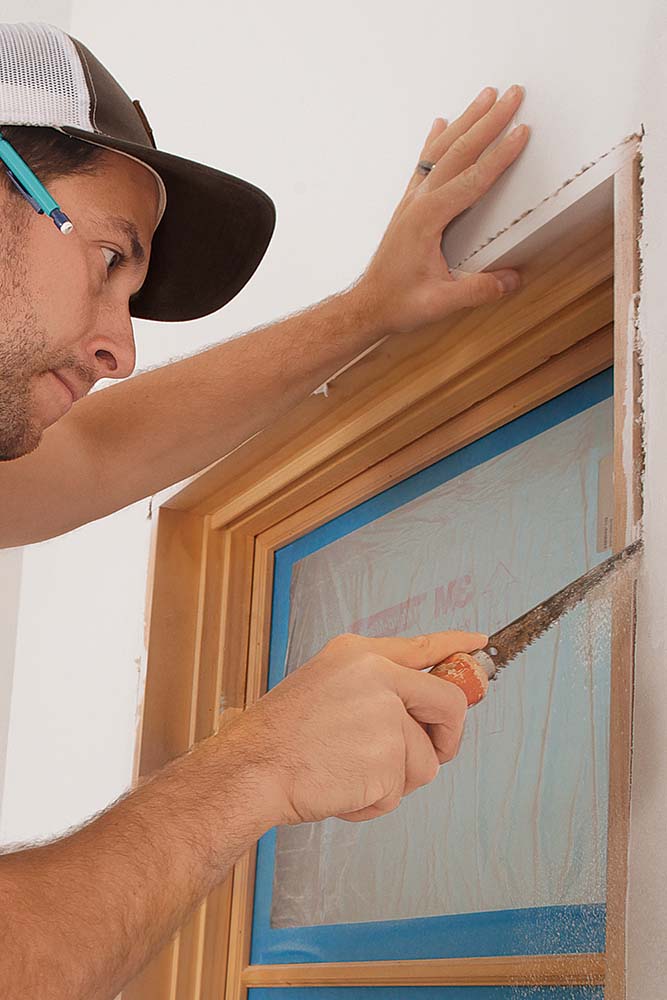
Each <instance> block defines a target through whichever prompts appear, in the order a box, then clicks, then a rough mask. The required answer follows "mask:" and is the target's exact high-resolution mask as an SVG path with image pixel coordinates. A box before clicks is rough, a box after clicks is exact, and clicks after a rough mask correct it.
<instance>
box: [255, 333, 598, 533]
mask: <svg viewBox="0 0 667 1000" xmlns="http://www.w3.org/2000/svg"><path fill="white" fill-rule="evenodd" d="M612 358H613V331H612V327H611V326H607V327H604V328H603V329H602V330H599V331H598V332H597V333H595V334H593V336H591V337H588V338H586V340H584V341H581V342H580V343H578V344H575V345H574V346H573V347H572V348H570V350H569V351H564V352H563V353H561V354H559V355H557V356H556V357H555V358H553V359H552V360H551V361H549V362H547V363H546V364H545V365H542V366H541V367H540V368H538V369H536V370H535V371H532V372H529V373H528V374H527V375H524V376H523V377H522V378H521V379H518V380H517V381H516V382H513V383H511V384H510V385H508V386H505V387H504V388H503V389H501V390H500V391H499V392H497V393H495V394H494V395H493V396H490V397H489V398H488V399H484V400H482V402H480V403H478V404H477V405H476V406H472V407H470V408H469V409H468V410H465V411H464V412H462V413H460V414H458V416H456V417H453V418H452V419H451V420H449V421H447V423H445V424H443V425H442V426H441V427H437V428H435V429H434V430H433V431H431V432H430V433H429V434H425V435H423V436H422V437H420V438H417V439H416V440H414V441H412V442H411V444H409V445H406V446H405V447H403V448H402V449H401V450H400V451H398V452H396V453H395V454H393V455H390V456H388V457H387V458H386V459H384V460H383V461H381V462H378V463H376V464H375V465H372V466H371V467H369V468H367V469H366V470H365V471H364V472H363V473H360V474H359V475H358V476H355V477H354V478H353V479H350V480H347V481H346V482H344V483H343V484H342V485H341V486H339V487H338V488H337V489H335V490H331V491H329V492H327V493H324V494H323V495H322V496H321V497H320V498H319V499H318V500H316V501H314V502H313V503H311V504H309V505H308V506H307V507H305V508H303V509H302V510H299V511H297V512H296V513H294V514H292V515H291V516H290V517H287V518H284V519H283V520H282V521H279V522H278V523H277V524H275V525H273V526H272V527H271V528H269V529H267V530H266V531H265V532H262V534H261V535H260V536H259V537H258V543H259V544H261V545H262V546H266V547H267V548H268V549H270V550H274V551H275V549H277V548H280V547H281V546H283V545H287V544H289V542H291V541H294V539H295V538H299V537H301V536H302V535H303V534H305V533H306V532H308V531H312V530H313V529H314V528H316V527H319V525H321V524H325V523H326V522H327V521H329V520H331V519H332V518H333V517H337V516H338V514H341V513H343V512H344V511H346V510H350V509H351V508H352V507H356V506H357V504H360V503H363V501H364V500H367V499H369V498H370V497H372V496H375V495H376V494H377V493H378V492H380V491H381V490H383V489H388V488H389V487H390V486H393V485H394V484H395V483H398V482H400V481H401V480H402V479H405V478H406V477H407V476H411V475H413V474H414V473H415V472H419V471H420V469H424V468H426V467H427V466H429V465H431V464H432V463H433V462H434V461H437V460H438V459H440V458H444V457H445V456H446V455H450V454H452V452H454V451H458V449H459V448H463V447H465V445H466V444H470V443H471V442H472V441H476V440H478V439H479V438H481V437H483V436H484V435H486V434H489V433H490V432H491V431H493V430H495V429H496V428H497V427H501V426H503V425H504V424H506V423H507V422H508V421H510V420H513V419H514V418H516V417H519V416H521V414H523V413H527V412H529V411H530V410H533V409H535V407H536V406H539V405H540V404H541V403H544V402H546V401H547V400H549V399H553V397H554V396H557V395H558V394H559V393H561V392H565V391H566V390H567V389H571V388H572V387H573V386H574V385H577V384H578V383H579V382H581V381H582V380H584V379H586V378H590V377H592V376H593V375H596V374H598V373H599V372H601V371H603V370H604V369H605V368H608V367H609V365H610V364H611V362H612Z"/></svg>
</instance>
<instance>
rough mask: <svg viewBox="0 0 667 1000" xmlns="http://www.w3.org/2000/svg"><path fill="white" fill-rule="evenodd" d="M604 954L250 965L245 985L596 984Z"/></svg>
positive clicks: (600, 975)
mask: <svg viewBox="0 0 667 1000" xmlns="http://www.w3.org/2000/svg"><path fill="white" fill-rule="evenodd" d="M604 965H605V959H604V955H599V954H592V955H529V956H508V957H500V958H438V959H424V960H420V961H394V962H318V963H312V964H303V965H301V964H298V965H250V966H248V967H247V968H246V969H245V970H244V972H243V983H244V985H245V986H246V987H252V986H255V987H258V986H263V987H267V986H273V987H279V986H283V987H289V986H301V987H304V986H309V987H310V986H312V987H317V986H535V985H536V984H538V983H539V984H541V985H545V986H549V985H562V986H597V985H600V984H601V983H603V982H604Z"/></svg>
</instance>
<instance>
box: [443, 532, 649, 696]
mask: <svg viewBox="0 0 667 1000" xmlns="http://www.w3.org/2000/svg"><path fill="white" fill-rule="evenodd" d="M641 548H642V543H641V540H640V541H637V542H633V543H632V545H628V546H627V548H625V549H623V550H622V551H621V552H617V553H616V554H615V555H613V556H611V557H610V558H609V559H606V560H605V561H604V562H601V563H599V564H598V565H597V566H594V567H593V569H591V570H589V571H588V573H584V575H583V576H580V577H579V578H578V579H577V580H573V581H572V583H568V585H567V586H566V587H563V589H562V590H559V591H558V593H556V594H553V595H552V596H551V597H548V598H547V599H546V601H542V603H541V604H536V605H535V607H534V608H531V610H530V611H527V612H526V613H525V614H524V615H521V617H520V618H516V619H515V620H514V621H513V622H511V623H510V624H509V625H506V626H505V628H501V629H500V631H498V632H496V633H494V635H492V636H491V637H490V639H489V641H488V643H487V645H486V646H485V647H484V649H480V650H478V651H477V652H476V653H472V654H471V653H453V654H452V656H448V657H447V659H446V660H444V661H443V663H439V664H438V665H437V666H435V667H433V669H432V670H431V673H432V674H435V676H436V677H441V678H442V679H443V680H445V681H451V682H452V683H453V684H456V686H457V687H460V688H461V689H462V691H463V692H464V693H465V695H466V697H467V699H468V705H469V706H470V705H476V704H477V703H478V702H480V701H481V700H482V698H483V697H484V695H485V694H486V692H487V690H488V688H489V681H492V680H497V679H498V671H499V670H502V669H503V668H504V667H506V666H507V664H508V663H511V662H512V660H514V659H515V658H516V657H517V656H518V655H519V654H520V653H522V652H523V651H524V650H525V649H527V647H528V646H530V645H531V643H533V642H535V640H536V639H539V637H540V636H541V635H544V633H545V632H546V631H548V629H550V628H551V626H552V625H555V624H556V622H557V621H558V620H559V619H560V618H561V617H562V616H563V615H564V614H566V612H568V611H571V610H572V608H574V607H576V605H577V604H579V602H580V601H582V600H583V599H584V597H586V595H587V594H589V593H590V592H591V591H592V590H594V589H595V588H596V587H598V586H600V584H602V583H603V582H605V581H606V580H608V579H609V577H610V574H612V573H615V572H616V571H617V570H618V569H619V567H620V566H622V565H624V564H625V563H628V562H629V561H630V560H631V559H634V558H635V557H636V556H637V555H638V554H639V552H640V551H641Z"/></svg>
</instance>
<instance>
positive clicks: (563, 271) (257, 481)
mask: <svg viewBox="0 0 667 1000" xmlns="http://www.w3.org/2000/svg"><path fill="white" fill-rule="evenodd" d="M534 270H535V274H531V273H530V269H528V271H529V273H528V274H527V275H525V276H524V278H525V282H526V284H525V287H524V288H523V289H522V291H521V292H519V293H517V295H516V297H513V298H512V299H510V300H507V301H505V302H500V303H497V304H494V305H492V306H486V307H484V308H482V309H479V310H474V311H470V312H469V313H468V314H466V315H464V316H463V317H458V318H457V319H456V320H449V321H447V322H445V323H442V324H438V325H437V326H436V327H435V329H433V330H430V331H427V332H425V333H424V334H422V335H417V336H415V337H414V339H413V338H410V337H407V338H399V337H393V338H390V339H389V340H388V341H387V342H386V344H385V345H383V347H382V348H380V349H379V351H378V352H376V355H377V356H376V355H371V356H370V357H369V358H368V359H367V360H364V361H362V362H360V364H359V365H357V366H356V367H355V368H353V369H350V370H349V371H348V372H346V373H345V375H344V376H342V377H341V378H340V379H339V380H338V381H337V382H336V383H335V390H332V395H331V397H330V398H329V400H325V401H324V403H323V404H322V403H320V402H319V400H320V399H321V398H322V397H311V399H309V400H306V401H305V402H304V403H303V404H301V406H299V407H297V408H296V409H295V410H293V411H292V413H291V414H289V415H288V416H287V417H286V418H285V419H284V420H283V421H282V422H279V423H278V425H277V426H276V427H275V428H270V429H268V430H267V431H266V432H264V433H263V434H261V435H258V436H257V437H256V438H254V439H253V441H251V442H248V445H247V447H244V448H242V449H239V450H237V451H236V452H234V453H233V454H232V455H230V456H229V457H228V458H227V459H226V460H224V461H223V462H222V464H221V468H222V467H224V466H226V467H227V474H228V475H227V478H226V485H225V486H224V488H223V489H222V490H219V491H218V492H217V493H215V494H214V495H213V496H212V497H210V499H209V500H208V501H207V502H206V504H204V505H202V509H204V507H205V508H206V509H207V511H208V512H212V516H213V524H214V526H215V527H222V526H223V525H228V524H231V523H233V522H234V521H235V520H236V519H238V518H239V517H240V516H242V515H243V514H244V513H246V512H247V511H248V510H250V509H252V508H253V507H254V506H256V505H257V504H259V503H261V502H263V501H265V499H266V497H267V496H269V495H272V494H275V493H277V492H279V491H281V490H283V489H285V488H286V487H288V486H289V484H290V483H292V482H293V481H294V480H295V479H297V478H299V477H300V476H302V475H304V474H306V473H308V472H309V471H311V470H312V469H314V468H315V467H317V466H319V465H321V464H322V463H324V462H326V461H328V460H330V459H331V458H332V457H334V456H335V455H337V454H339V452H340V451H341V449H343V448H345V447H347V446H348V445H349V444H350V443H352V442H354V441H357V440H359V439H360V438H361V437H363V436H364V435H366V434H369V433H372V432H373V431H374V430H375V429H376V428H378V427H381V426H383V425H384V424H386V423H387V421H389V420H392V419H393V418H395V417H397V416H398V415H399V414H401V413H403V412H404V411H405V410H406V409H407V408H408V407H410V406H412V405H414V404H415V403H416V402H418V401H419V400H420V399H423V398H424V397H425V396H428V395H429V394H430V393H432V392H434V391H435V390H437V389H441V388H442V387H443V386H445V385H446V384H448V383H450V382H451V381H453V380H454V379H455V378H456V377H457V376H459V375H460V374H461V373H462V372H464V371H466V370H468V369H471V368H474V367H476V366H477V365H479V364H481V363H482V362H483V361H484V360H485V359H486V358H488V357H490V356H491V355H493V354H495V353H497V352H498V351H500V350H501V349H502V348H504V347H506V346H507V345H508V344H510V343H512V342H514V341H516V340H517V339H519V338H520V337H522V336H523V335H525V334H526V333H528V332H529V331H530V330H532V329H534V328H535V327H536V326H537V325H538V324H539V323H542V322H544V321H545V320H547V319H548V318H549V317H550V316H553V315H554V313H556V312H558V311H560V310H561V309H565V308H567V307H568V306H569V305H571V304H572V303H573V302H576V301H577V299H579V298H580V297H581V296H582V295H585V294H586V293H587V292H589V291H590V290H591V289H592V288H595V287H596V286H597V285H599V284H601V283H602V282H604V281H606V280H607V279H608V278H609V277H610V275H611V273H612V270H613V243H612V234H611V230H610V229H605V230H604V231H603V232H602V233H599V234H597V235H596V236H595V238H593V239H591V240H589V241H588V242H587V243H585V244H584V245H582V246H580V247H578V248H576V249H575V250H574V251H572V253H571V254H570V255H569V256H568V257H565V258H563V259H559V260H558V261H556V262H555V263H553V264H552V266H551V267H549V268H544V269H542V268H538V266H537V265H535V266H534ZM415 341H416V342H417V343H420V342H421V343H422V349H421V350H420V351H419V352H418V353H414V351H413V350H411V351H409V352H407V349H406V344H407V345H410V346H412V345H413V344H414V342H415ZM387 358H388V359H389V360H390V361H391V362H392V363H391V365H390V366H389V367H387ZM378 367H382V368H383V369H385V370H384V372H383V376H382V378H381V380H378V378H377V374H378V373H377V368H378ZM248 462H250V466H249V467H247V466H248Z"/></svg>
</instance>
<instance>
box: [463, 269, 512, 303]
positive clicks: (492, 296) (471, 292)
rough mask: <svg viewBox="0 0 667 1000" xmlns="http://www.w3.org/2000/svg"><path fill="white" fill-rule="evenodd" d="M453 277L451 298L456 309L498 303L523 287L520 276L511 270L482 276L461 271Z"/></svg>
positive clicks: (488, 272) (501, 270)
mask: <svg viewBox="0 0 667 1000" xmlns="http://www.w3.org/2000/svg"><path fill="white" fill-rule="evenodd" d="M452 276H453V279H454V280H453V281H452V283H451V284H450V286H449V298H450V302H451V303H452V305H453V306H454V308H455V309H466V308H470V307H472V306H483V305H486V304H488V303H489V302H497V301H498V299H501V298H502V297H503V295H507V294H508V293H509V292H515V291H517V289H518V288H519V287H520V286H521V279H520V277H519V274H518V273H517V271H513V270H511V269H510V268H501V269H500V270H498V271H482V272H481V273H480V274H464V273H463V272H462V271H459V272H454V273H453V275H452Z"/></svg>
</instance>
